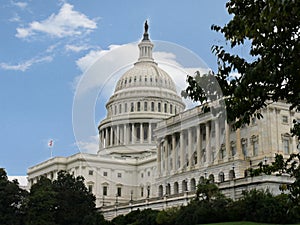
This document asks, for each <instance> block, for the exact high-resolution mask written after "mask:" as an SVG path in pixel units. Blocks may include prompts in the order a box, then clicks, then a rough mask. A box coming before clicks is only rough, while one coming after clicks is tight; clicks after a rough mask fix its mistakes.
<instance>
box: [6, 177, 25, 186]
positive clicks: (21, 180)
mask: <svg viewBox="0 0 300 225" xmlns="http://www.w3.org/2000/svg"><path fill="white" fill-rule="evenodd" d="M7 178H8V180H9V181H13V180H17V181H18V183H19V185H20V186H23V187H26V186H27V184H28V180H27V176H7Z"/></svg>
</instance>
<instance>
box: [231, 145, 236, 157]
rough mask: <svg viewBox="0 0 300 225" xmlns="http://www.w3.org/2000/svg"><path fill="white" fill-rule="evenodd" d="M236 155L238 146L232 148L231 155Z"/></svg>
mask: <svg viewBox="0 0 300 225" xmlns="http://www.w3.org/2000/svg"><path fill="white" fill-rule="evenodd" d="M235 154H236V146H235V144H234V145H232V146H231V155H232V156H235Z"/></svg>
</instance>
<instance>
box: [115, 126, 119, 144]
mask: <svg viewBox="0 0 300 225" xmlns="http://www.w3.org/2000/svg"><path fill="white" fill-rule="evenodd" d="M115 144H116V145H119V144H120V125H117V135H116V142H115Z"/></svg>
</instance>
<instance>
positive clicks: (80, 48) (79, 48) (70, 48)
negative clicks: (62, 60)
mask: <svg viewBox="0 0 300 225" xmlns="http://www.w3.org/2000/svg"><path fill="white" fill-rule="evenodd" d="M89 48H90V47H89V46H87V45H81V46H80V45H69V44H67V45H66V46H65V49H66V51H71V52H81V51H84V50H87V49H89Z"/></svg>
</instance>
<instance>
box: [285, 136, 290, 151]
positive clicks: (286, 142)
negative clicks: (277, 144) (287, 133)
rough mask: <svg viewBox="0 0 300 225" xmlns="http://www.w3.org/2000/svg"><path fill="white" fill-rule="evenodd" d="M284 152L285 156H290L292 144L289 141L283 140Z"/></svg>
mask: <svg viewBox="0 0 300 225" xmlns="http://www.w3.org/2000/svg"><path fill="white" fill-rule="evenodd" d="M283 152H284V154H290V142H289V140H288V139H283Z"/></svg>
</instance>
